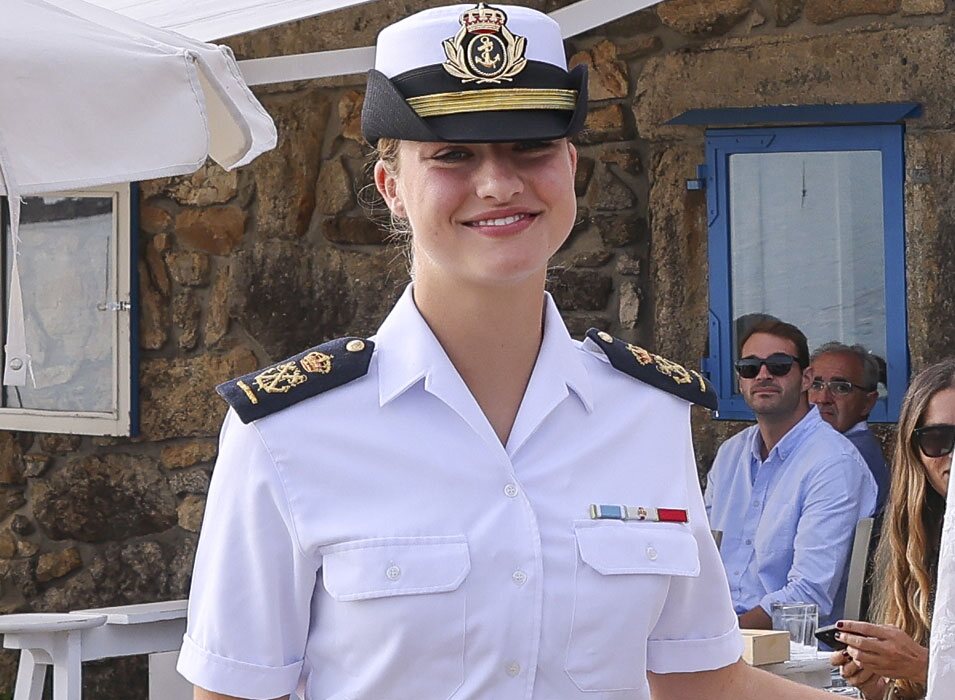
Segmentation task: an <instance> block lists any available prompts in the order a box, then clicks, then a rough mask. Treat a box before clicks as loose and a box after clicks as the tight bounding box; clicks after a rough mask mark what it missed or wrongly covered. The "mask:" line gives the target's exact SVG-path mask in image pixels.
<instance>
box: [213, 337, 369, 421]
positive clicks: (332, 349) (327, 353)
mask: <svg viewBox="0 0 955 700" xmlns="http://www.w3.org/2000/svg"><path fill="white" fill-rule="evenodd" d="M374 349H375V344H374V343H373V342H371V341H370V340H362V339H361V338H339V339H338V340H332V341H329V342H327V343H324V344H322V345H319V346H317V347H314V348H312V349H310V350H306V351H305V352H302V353H299V354H298V355H295V356H294V357H290V358H288V359H287V360H282V361H281V362H277V363H275V364H274V365H272V366H271V367H266V368H265V369H260V370H257V371H255V372H251V373H249V374H246V375H245V376H242V377H238V378H237V379H231V380H229V381H227V382H224V383H222V384H220V385H219V386H217V387H216V391H217V392H219V395H220V396H221V397H222V398H224V399H225V400H226V401H228V402H229V405H230V406H232V408H234V409H235V412H236V413H237V414H238V415H239V418H240V419H241V420H242V422H243V423H250V422H252V421H254V420H258V419H259V418H264V417H265V416H268V415H270V414H272V413H275V412H277V411H281V410H282V409H283V408H288V407H289V406H292V405H294V404H297V403H298V402H299V401H303V400H305V399H308V398H311V397H312V396H317V395H318V394H321V393H322V392H323V391H328V390H329V389H334V388H335V387H339V386H342V385H343V384H347V383H348V382H350V381H352V380H354V379H358V378H359V377H363V376H364V375H366V374H367V373H368V365H369V364H370V363H371V354H372V351H373V350H374Z"/></svg>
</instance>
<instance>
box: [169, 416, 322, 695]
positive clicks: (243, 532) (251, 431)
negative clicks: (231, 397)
mask: <svg viewBox="0 0 955 700" xmlns="http://www.w3.org/2000/svg"><path fill="white" fill-rule="evenodd" d="M317 570H318V564H317V562H316V561H314V560H313V559H312V558H310V557H308V556H306V555H305V554H304V553H303V552H302V550H301V547H300V545H299V541H298V538H297V536H296V531H295V524H294V521H293V519H292V516H291V513H290V511H289V508H288V501H287V498H286V493H285V488H284V484H283V482H282V480H281V478H280V474H279V472H278V470H277V467H276V465H275V463H274V461H273V459H272V456H271V454H270V453H269V451H268V449H267V447H266V445H265V444H264V442H263V440H262V437H261V436H260V434H259V432H258V429H257V428H256V426H255V424H254V423H252V424H249V425H243V424H242V423H241V422H240V421H239V420H238V418H237V417H236V415H235V414H234V413H233V412H232V411H231V410H230V411H229V414H228V415H227V417H226V421H225V424H224V425H223V428H222V434H221V436H220V440H219V457H218V459H217V461H216V466H215V470H214V472H213V476H212V483H211V485H210V488H209V496H208V500H207V503H206V512H205V516H204V519H203V524H202V530H201V532H200V535H199V547H198V550H197V552H196V563H195V568H194V571H193V579H192V590H191V592H190V597H189V619H188V625H187V630H186V635H185V638H184V639H183V646H182V650H181V652H180V654H179V664H178V670H179V672H180V673H181V674H182V675H183V676H184V677H185V678H186V679H187V680H189V681H190V682H191V683H193V684H194V685H197V686H199V687H201V688H204V689H206V690H209V691H212V692H216V693H222V694H226V695H235V696H238V697H243V698H254V699H259V698H263V699H265V698H275V697H279V696H282V695H287V694H289V693H291V692H292V691H294V690H295V688H296V686H297V685H298V681H299V675H300V673H301V670H302V665H303V659H304V654H305V644H306V639H307V637H308V629H309V613H310V607H311V599H312V593H313V590H314V587H315V581H316V574H317Z"/></svg>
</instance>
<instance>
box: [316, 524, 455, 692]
mask: <svg viewBox="0 0 955 700" xmlns="http://www.w3.org/2000/svg"><path fill="white" fill-rule="evenodd" d="M322 557H323V558H322V585H323V587H324V589H325V591H326V592H327V593H328V595H329V596H330V598H331V600H330V601H328V600H326V601H325V602H324V603H323V604H322V606H321V609H320V610H319V613H318V614H319V619H320V625H321V627H322V628H323V629H326V630H329V631H330V632H331V636H332V637H334V642H335V643H334V645H333V647H332V648H330V649H329V650H327V653H330V654H331V655H333V656H334V658H335V660H336V662H337V663H338V664H340V666H341V667H342V668H343V669H345V670H346V672H347V674H348V676H349V677H350V678H351V679H354V686H353V687H350V688H349V689H348V692H347V693H346V694H347V695H348V697H353V698H356V700H357V699H358V698H362V699H364V698H389V699H392V698H393V699H395V700H400V699H404V698H408V699H409V700H410V699H411V698H421V697H433V698H448V697H450V696H451V695H452V694H453V693H454V692H455V690H456V689H457V688H458V687H459V686H460V685H461V683H462V682H463V680H464V636H465V623H466V620H465V602H466V597H465V590H464V589H463V588H462V584H463V583H464V581H465V579H466V578H467V575H468V573H469V572H470V570H471V559H470V555H469V552H468V544H467V540H466V539H465V537H464V536H463V535H462V536H453V537H389V538H381V539H370V540H359V541H355V542H345V543H342V544H339V545H333V546H331V547H326V548H325V549H323V550H322ZM415 659H427V660H428V663H427V673H422V672H421V670H422V669H421V667H420V666H418V665H416V664H415V663H413V660H415Z"/></svg>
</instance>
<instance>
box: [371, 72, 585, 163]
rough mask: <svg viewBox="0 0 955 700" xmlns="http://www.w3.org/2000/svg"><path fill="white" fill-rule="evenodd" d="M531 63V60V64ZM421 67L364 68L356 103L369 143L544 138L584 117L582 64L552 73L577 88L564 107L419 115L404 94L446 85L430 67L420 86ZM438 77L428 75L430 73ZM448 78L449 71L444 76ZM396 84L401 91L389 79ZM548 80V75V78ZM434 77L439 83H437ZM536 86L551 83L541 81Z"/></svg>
mask: <svg viewBox="0 0 955 700" xmlns="http://www.w3.org/2000/svg"><path fill="white" fill-rule="evenodd" d="M532 68H533V66H532ZM554 69H555V67H547V72H549V73H551V74H553V73H555V70H554ZM556 70H559V69H556ZM535 72H537V73H540V72H541V69H539V68H538V70H537V71H533V70H532V71H528V73H529V74H530V76H531V77H528V78H526V79H525V80H521V81H515V82H514V84H513V86H514V87H523V86H528V87H533V86H536V85H537V84H538V83H539V81H537V80H534V77H533V74H534V73H535ZM424 74H425V72H424V71H418V72H416V75H414V76H404V77H403V76H396V79H395V81H392V80H389V79H388V78H387V77H386V76H385V75H384V74H383V73H381V72H379V71H377V70H371V71H369V73H368V88H367V91H366V93H365V104H364V107H363V108H362V115H361V121H362V135H363V136H364V137H365V140H366V141H368V143H370V144H372V145H376V144H377V143H378V139H381V138H396V139H404V140H408V141H432V142H433V141H442V142H444V141H446V142H449V143H500V142H511V141H550V140H554V139H559V138H565V137H570V136H573V135H574V134H576V133H577V132H578V131H580V130H581V129H582V128H583V126H584V121H585V120H586V118H587V69H586V67H585V66H577V67H576V68H574V69H573V70H572V71H570V72H569V73H567V72H564V71H560V72H559V74H558V79H559V81H560V84H561V87H565V88H566V89H572V90H576V91H577V98H576V103H575V106H574V109H573V110H566V109H526V110H525V109H516V110H493V111H475V112H460V113H457V114H447V115H443V116H433V117H426V118H422V117H420V116H418V114H417V113H416V112H415V111H414V109H412V108H411V106H409V104H408V102H407V101H406V98H407V97H413V96H417V94H427V89H430V92H442V91H447V92H450V90H449V89H448V85H447V84H444V83H446V81H445V78H444V76H441V75H440V73H439V72H438V71H434V70H431V71H430V74H431V76H432V80H431V81H430V83H426V85H427V89H426V91H425V92H423V91H422V79H421V76H422V75H424ZM436 76H437V77H438V80H437V81H435V80H433V78H434V77H436ZM448 78H450V76H448ZM396 82H397V83H399V84H401V86H402V88H403V90H404V93H405V94H402V91H400V90H399V88H398V86H396V84H395V83H396ZM547 82H548V83H553V79H551V80H548V81H547ZM438 83H440V84H438ZM450 85H451V86H452V88H453V89H455V90H457V91H464V90H465V89H467V88H465V87H462V86H461V85H460V83H459V82H457V83H450ZM542 87H553V85H552V84H550V85H542Z"/></svg>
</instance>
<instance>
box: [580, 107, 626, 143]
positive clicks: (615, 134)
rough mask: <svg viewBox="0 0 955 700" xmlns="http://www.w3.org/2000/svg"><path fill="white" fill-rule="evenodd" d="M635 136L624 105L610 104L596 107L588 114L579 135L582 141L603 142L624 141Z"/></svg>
mask: <svg viewBox="0 0 955 700" xmlns="http://www.w3.org/2000/svg"><path fill="white" fill-rule="evenodd" d="M631 136H633V134H632V132H631V130H630V129H629V128H628V126H627V121H626V116H625V115H624V109H623V105H619V104H610V105H605V106H603V107H594V108H593V109H591V110H590V112H589V113H588V114H587V121H586V122H584V128H583V131H581V132H580V134H578V135H577V140H578V141H579V142H580V143H584V144H587V143H601V142H604V141H622V140H624V139H626V138H630V137H631Z"/></svg>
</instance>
